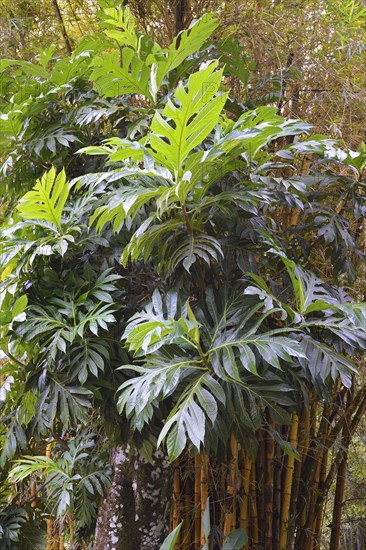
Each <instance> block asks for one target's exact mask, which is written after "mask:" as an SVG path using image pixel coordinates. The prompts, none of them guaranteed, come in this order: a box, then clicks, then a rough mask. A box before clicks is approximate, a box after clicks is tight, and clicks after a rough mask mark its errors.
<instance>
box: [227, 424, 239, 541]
mask: <svg viewBox="0 0 366 550" xmlns="http://www.w3.org/2000/svg"><path fill="white" fill-rule="evenodd" d="M230 454H231V460H230V475H229V482H228V485H227V488H226V494H227V495H228V497H229V503H230V509H229V511H228V512H227V513H226V515H225V523H224V535H225V536H227V535H228V534H229V533H230V532H231V531H233V530H234V529H235V528H236V477H237V471H238V442H237V441H236V438H235V436H234V435H233V434H231V436H230Z"/></svg>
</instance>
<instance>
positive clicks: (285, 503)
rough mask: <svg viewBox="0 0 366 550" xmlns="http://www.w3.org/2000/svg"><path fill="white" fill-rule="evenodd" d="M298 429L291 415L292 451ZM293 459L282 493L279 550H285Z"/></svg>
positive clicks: (296, 417) (295, 415)
mask: <svg viewBox="0 0 366 550" xmlns="http://www.w3.org/2000/svg"><path fill="white" fill-rule="evenodd" d="M298 427H299V417H298V416H297V414H296V413H293V415H292V424H291V432H290V444H291V446H292V447H293V448H294V449H297V434H298ZM294 463H295V457H294V455H293V454H291V455H288V457H287V464H286V472H285V479H284V484H283V493H282V508H281V531H280V550H286V548H287V538H288V529H289V519H290V518H289V511H290V501H291V491H292V481H293V475H294Z"/></svg>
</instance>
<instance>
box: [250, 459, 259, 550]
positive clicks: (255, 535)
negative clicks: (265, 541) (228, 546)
mask: <svg viewBox="0 0 366 550" xmlns="http://www.w3.org/2000/svg"><path fill="white" fill-rule="evenodd" d="M250 538H251V541H250V545H249V546H250V548H251V550H257V548H258V545H259V531H258V509H257V482H256V473H255V462H254V460H253V463H252V468H251V472H250Z"/></svg>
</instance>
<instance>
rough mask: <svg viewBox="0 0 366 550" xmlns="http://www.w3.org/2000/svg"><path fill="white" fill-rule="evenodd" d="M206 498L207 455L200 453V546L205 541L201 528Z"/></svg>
mask: <svg viewBox="0 0 366 550" xmlns="http://www.w3.org/2000/svg"><path fill="white" fill-rule="evenodd" d="M207 498H208V456H207V455H201V546H204V545H205V543H206V537H205V532H204V529H203V516H204V513H205V508H206V501H207Z"/></svg>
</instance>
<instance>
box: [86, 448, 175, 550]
mask: <svg viewBox="0 0 366 550" xmlns="http://www.w3.org/2000/svg"><path fill="white" fill-rule="evenodd" d="M111 465H112V467H113V477H112V483H111V485H110V487H109V488H108V490H107V492H106V494H105V497H104V499H103V501H102V503H101V506H100V508H99V513H98V519H97V525H96V530H95V537H94V545H93V550H136V548H138V549H139V550H151V549H152V548H159V546H160V545H161V543H162V542H163V540H164V538H165V537H166V535H167V533H168V531H169V513H168V503H169V496H170V491H171V468H170V464H169V462H168V460H167V458H166V457H165V455H164V454H163V453H162V452H161V451H159V450H158V451H156V452H155V454H154V462H153V463H152V464H150V463H148V462H147V460H145V459H144V458H141V457H139V456H138V455H137V453H134V452H131V450H130V448H129V446H127V447H115V448H113V449H112V451H111Z"/></svg>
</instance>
